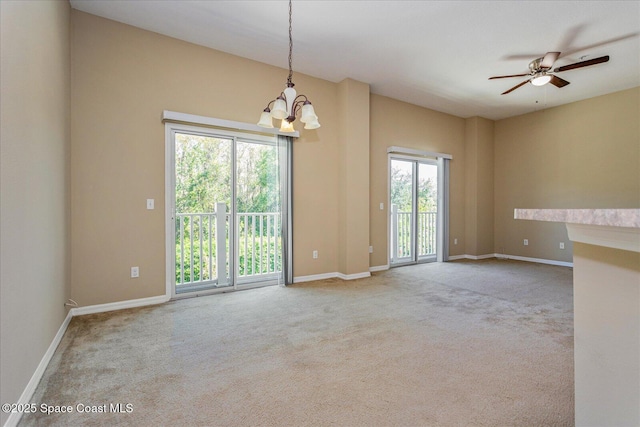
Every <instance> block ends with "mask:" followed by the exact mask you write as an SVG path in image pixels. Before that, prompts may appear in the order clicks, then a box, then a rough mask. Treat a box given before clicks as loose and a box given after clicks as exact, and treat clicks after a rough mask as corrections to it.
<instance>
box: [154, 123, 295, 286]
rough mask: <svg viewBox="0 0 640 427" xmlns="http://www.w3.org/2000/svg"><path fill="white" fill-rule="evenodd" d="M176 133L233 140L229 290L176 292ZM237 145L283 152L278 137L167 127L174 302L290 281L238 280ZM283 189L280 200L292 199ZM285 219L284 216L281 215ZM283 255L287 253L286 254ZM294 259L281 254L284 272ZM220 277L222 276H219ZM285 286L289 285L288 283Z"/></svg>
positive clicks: (169, 275)
mask: <svg viewBox="0 0 640 427" xmlns="http://www.w3.org/2000/svg"><path fill="white" fill-rule="evenodd" d="M177 133H184V134H191V135H199V136H205V137H212V138H220V139H227V140H231V141H232V144H231V163H232V164H231V177H230V185H231V189H230V190H231V202H230V205H229V207H228V208H229V212H228V215H229V253H228V263H229V281H231V284H230V286H224V287H220V288H218V287H215V286H213V287H209V288H207V289H203V290H198V289H197V288H196V289H194V290H193V291H185V292H181V293H178V292H176V281H175V263H176V249H175V246H176V235H175V219H176V214H177V213H176V200H175V196H176V194H175V186H176V177H175V173H176V172H175V168H176V159H175V135H176V134H177ZM238 142H247V143H256V144H262V145H270V146H273V147H274V149H275V150H278V152H279V151H280V150H281V146H280V143H279V141H278V136H277V135H273V134H271V135H264V134H255V133H249V132H242V131H234V130H228V129H219V128H214V127H204V126H197V125H189V124H182V123H173V122H167V123H165V232H166V236H165V246H166V250H165V259H166V271H165V274H166V279H165V280H166V294H167V296H169V297H170V298H171V299H178V298H186V297H192V296H200V295H208V294H216V293H221V292H230V291H235V290H240V289H249V288H255V287H262V286H269V285H274V284H283V281H282V276H283V275H284V277H287V275H286V274H284V272H281V274H279V276H278V278H274V279H270V280H266V281H261V282H251V281H247V282H244V283H239V280H238V275H239V274H238V262H239V260H238V256H239V254H238V253H237V248H238V220H237V185H236V178H237V143H238ZM285 160H286V161H287V164H283V165H280V167H286V168H290V167H291V165H290V163H289V162H290V159H285ZM283 185H288V184H287V183H282V182H281V183H280V189H279V193H280V195H281V197H283V196H284V195H285V194H287V195H289V194H290V193H285V192H283V191H281V190H282V186H283ZM283 203H285V202H284V201H282V200H281V206H284V205H283ZM286 203H287V204H290V203H291V200H287V201H286ZM281 218H282V215H281ZM287 225H288V224H285V223H283V222H282V220H281V224H280V234H281V237H282V238H283V239H284V238H285V236H283V235H282V234H283V232H282V229H283V227H286V226H287ZM291 233H292V230H288V231H287V234H286V235H287V236H290V235H291ZM283 252H284V251H283ZM288 256H291V254H290V253H287V252H285V253H283V254H282V258H283V259H282V269H284V268H285V266H289V265H290V264H291V260H290V259H287V260H286V262H285V259H284V258H285V257H288ZM218 274H219V273H218ZM285 284H286V283H285Z"/></svg>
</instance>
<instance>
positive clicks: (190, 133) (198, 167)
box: [166, 124, 290, 298]
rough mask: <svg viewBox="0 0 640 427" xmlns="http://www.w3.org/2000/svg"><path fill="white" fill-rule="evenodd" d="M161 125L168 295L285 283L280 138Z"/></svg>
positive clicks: (284, 163) (285, 203)
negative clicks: (163, 128)
mask: <svg viewBox="0 0 640 427" xmlns="http://www.w3.org/2000/svg"><path fill="white" fill-rule="evenodd" d="M166 126H167V150H166V153H167V157H168V159H167V174H168V177H167V178H168V179H167V191H166V195H167V199H168V200H167V202H168V204H167V210H168V212H167V263H168V265H167V281H168V288H170V289H171V296H172V297H173V298H176V297H181V296H190V295H200V294H207V293H215V292H221V291H228V290H238V289H245V288H249V287H258V286H266V285H273V284H278V283H281V284H284V283H285V278H284V275H283V271H284V269H283V266H284V265H286V263H287V260H286V259H285V257H286V256H287V255H286V253H287V244H286V240H287V235H288V232H287V227H288V221H287V214H286V213H285V214H284V215H283V209H284V208H286V207H287V206H288V200H283V199H286V198H287V197H288V192H287V191H286V190H285V189H286V187H287V184H286V182H283V181H286V177H288V176H289V174H288V173H287V171H285V170H283V169H287V168H288V167H289V166H290V165H289V162H288V161H286V158H287V157H288V154H289V152H288V150H289V147H290V144H288V143H287V142H288V141H286V140H287V138H283V137H278V136H276V135H258V134H249V133H241V132H234V131H227V130H218V129H210V128H200V127H195V126H188V125H181V124H167V125H166ZM283 140H284V141H283ZM282 142H284V144H282V145H281V144H280V143H282ZM283 154H284V155H283ZM283 178H284V179H283Z"/></svg>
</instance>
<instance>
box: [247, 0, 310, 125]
mask: <svg viewBox="0 0 640 427" xmlns="http://www.w3.org/2000/svg"><path fill="white" fill-rule="evenodd" d="M292 56H293V38H292V36H291V0H289V77H288V78H287V87H285V89H284V90H283V91H282V92H281V93H280V95H278V97H277V98H276V99H274V100H272V101H270V102H269V103H268V104H267V107H266V108H265V109H264V110H263V111H262V114H261V115H260V120H259V121H258V126H260V127H263V128H273V119H278V120H282V121H281V122H280V131H281V132H294V131H295V129H294V128H293V122H294V121H295V120H296V115H298V113H300V115H301V117H300V121H301V122H302V123H304V124H305V126H304V128H305V129H317V128H319V127H320V122H318V116H317V115H316V113H315V111H314V109H313V105H312V104H311V101H309V99H308V98H307V97H306V96H305V95H297V93H296V90H295V89H294V88H293V87H294V86H295V85H294V84H293V82H292V81H291V77H292V76H293V67H292V64H293V62H292Z"/></svg>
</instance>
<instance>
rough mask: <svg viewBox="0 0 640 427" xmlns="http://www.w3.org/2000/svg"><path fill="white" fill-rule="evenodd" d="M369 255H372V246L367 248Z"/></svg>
mask: <svg viewBox="0 0 640 427" xmlns="http://www.w3.org/2000/svg"><path fill="white" fill-rule="evenodd" d="M369 253H370V254H372V253H373V246H369Z"/></svg>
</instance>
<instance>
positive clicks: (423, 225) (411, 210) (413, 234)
mask: <svg viewBox="0 0 640 427" xmlns="http://www.w3.org/2000/svg"><path fill="white" fill-rule="evenodd" d="M389 162H390V164H389V172H390V174H389V175H390V176H389V179H390V183H389V184H390V186H389V188H390V196H389V199H390V200H389V206H390V209H389V212H390V220H389V224H390V227H389V230H390V234H389V258H390V259H389V263H390V265H391V266H397V265H404V264H411V263H416V262H427V261H435V260H436V256H437V244H436V243H437V234H438V232H437V230H438V166H437V163H436V162H435V161H429V160H415V159H411V158H405V157H401V156H397V157H394V156H392V157H390V160H389Z"/></svg>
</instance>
